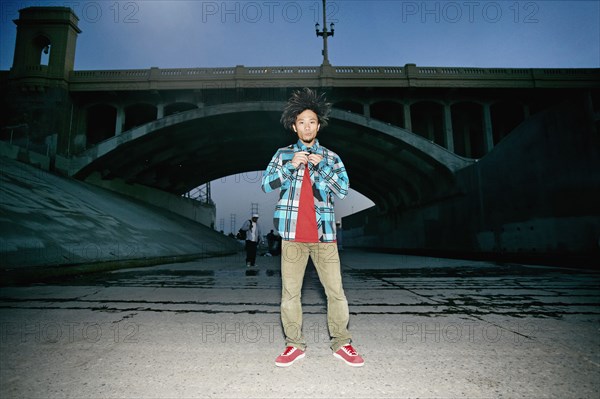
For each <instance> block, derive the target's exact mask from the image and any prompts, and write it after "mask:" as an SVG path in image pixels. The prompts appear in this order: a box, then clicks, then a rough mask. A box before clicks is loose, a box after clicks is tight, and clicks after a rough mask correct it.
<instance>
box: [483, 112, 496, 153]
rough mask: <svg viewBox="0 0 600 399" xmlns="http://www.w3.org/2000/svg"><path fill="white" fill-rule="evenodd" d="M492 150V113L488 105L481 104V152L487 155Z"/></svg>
mask: <svg viewBox="0 0 600 399" xmlns="http://www.w3.org/2000/svg"><path fill="white" fill-rule="evenodd" d="M493 148H494V135H493V133H492V113H491V111H490V104H488V103H486V104H483V150H484V151H485V153H486V154H487V153H488V152H490V151H492V149H493Z"/></svg>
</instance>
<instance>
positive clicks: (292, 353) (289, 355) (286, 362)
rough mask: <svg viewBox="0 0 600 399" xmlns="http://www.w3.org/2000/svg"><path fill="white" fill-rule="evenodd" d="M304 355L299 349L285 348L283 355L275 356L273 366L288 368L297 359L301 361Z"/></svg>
mask: <svg viewBox="0 0 600 399" xmlns="http://www.w3.org/2000/svg"><path fill="white" fill-rule="evenodd" d="M305 355H306V354H305V353H304V352H303V351H301V350H300V349H298V348H296V347H293V346H288V347H286V348H285V350H284V351H283V353H282V354H281V355H279V356H277V359H275V365H276V366H277V367H289V366H291V365H292V364H294V362H295V361H296V360H298V359H302V358H303V357H304V356H305Z"/></svg>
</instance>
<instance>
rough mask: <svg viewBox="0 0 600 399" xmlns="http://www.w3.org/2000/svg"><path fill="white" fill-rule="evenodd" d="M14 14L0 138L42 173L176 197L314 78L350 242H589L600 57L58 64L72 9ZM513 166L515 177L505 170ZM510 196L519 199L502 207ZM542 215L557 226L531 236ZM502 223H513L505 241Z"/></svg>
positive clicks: (597, 183)
mask: <svg viewBox="0 0 600 399" xmlns="http://www.w3.org/2000/svg"><path fill="white" fill-rule="evenodd" d="M15 23H16V24H17V33H18V36H17V43H16V47H15V58H14V64H13V68H12V69H11V70H10V71H6V72H2V73H0V82H1V85H2V89H3V93H6V94H5V95H4V99H3V109H4V110H5V114H4V116H3V118H2V126H3V130H2V136H3V137H2V138H3V139H4V140H6V141H10V142H11V144H16V145H21V146H24V145H25V146H26V147H27V148H29V149H33V150H36V149H37V150H38V152H40V151H41V152H44V153H45V154H46V157H47V160H46V161H45V162H44V164H45V165H46V166H47V168H48V169H51V170H55V171H57V172H59V173H63V174H66V175H69V176H74V177H76V178H79V179H87V180H89V181H94V182H96V183H98V184H101V185H104V186H112V188H113V189H117V187H121V188H122V187H123V186H124V185H125V186H126V185H135V186H136V187H146V188H149V189H153V190H160V191H163V192H168V193H172V194H177V195H181V194H184V193H186V192H187V191H189V190H191V189H193V188H194V187H197V186H199V185H201V184H203V183H206V182H209V181H211V180H213V179H217V178H219V177H222V176H227V175H230V174H234V173H240V172H246V171H252V170H260V169H263V168H264V167H265V165H266V164H267V162H268V160H269V158H270V156H271V155H272V153H273V150H274V149H275V148H276V147H278V146H282V145H285V144H288V143H289V142H290V141H292V139H293V138H292V137H290V135H289V133H287V132H284V131H283V129H282V128H281V126H280V125H279V122H278V120H279V116H280V114H281V110H282V105H283V101H285V100H286V99H287V98H288V97H289V93H290V91H291V90H293V89H295V88H300V87H313V88H319V89H320V90H323V91H326V92H327V96H328V99H329V101H331V102H332V103H333V105H334V110H333V112H332V115H331V123H330V126H329V127H328V128H327V130H325V131H324V132H323V133H322V135H321V136H320V138H321V141H322V143H323V144H324V145H326V146H329V147H331V148H333V149H335V150H336V152H338V153H339V154H340V155H341V156H342V158H343V159H344V162H345V164H346V165H347V168H348V171H349V174H350V176H351V182H352V187H353V188H354V189H356V190H357V191H359V192H361V193H362V194H364V195H366V196H367V197H369V198H370V199H372V200H373V201H374V202H375V204H376V208H375V209H373V210H370V211H369V212H367V214H363V215H357V216H356V217H354V218H350V219H348V221H347V223H346V224H347V228H348V231H347V232H346V231H345V233H347V234H346V235H347V237H346V239H347V240H348V242H349V243H352V244H354V245H371V246H383V247H391V248H401V249H411V250H437V251H451V252H453V251H458V252H478V253H495V254H501V253H517V254H534V255H536V254H540V253H542V254H550V253H552V254H556V253H563V254H574V253H577V254H582V253H585V254H586V256H588V255H589V256H594V255H597V254H598V253H599V251H600V249H599V248H598V237H600V220H599V218H598V215H599V214H600V212H597V211H598V208H597V205H594V204H598V203H600V197H599V194H598V188H599V187H600V177H599V176H598V172H597V170H600V169H599V167H600V164H599V161H598V159H599V157H598V148H600V145H598V146H596V147H594V145H596V144H598V124H599V122H598V121H599V120H600V117H599V112H600V95H599V93H598V91H599V88H600V69H511V68H446V67H420V66H416V65H414V64H407V65H405V66H390V67H360V66H356V67H351V66H344V67H338V66H330V65H322V66H317V67H315V66H305V67H298V66H295V67H292V66H290V67H285V66H278V67H244V66H235V67H230V68H188V69H160V68H150V69H141V70H108V71H106V70H105V71H75V70H74V69H73V61H74V55H75V47H76V45H75V44H76V38H77V35H78V34H79V33H80V31H79V28H78V27H77V17H76V16H75V15H74V14H73V13H72V12H71V10H69V9H68V8H61V7H56V8H54V7H33V8H28V9H24V10H21V12H20V18H19V19H18V20H16V21H15ZM48 48H50V57H49V62H48V64H47V65H42V64H41V63H40V56H41V53H42V52H43V51H44V50H45V49H48ZM559 126H560V128H558V127H559ZM524 146H525V147H524ZM581 151H583V153H582V152H581ZM515 153H518V156H514V154H515ZM509 154H513V155H510V157H509ZM529 168H533V172H534V173H535V175H531V174H530V173H533V172H532V169H529ZM590 170H591V171H596V172H595V173H594V172H592V173H591V175H590V172H589V171H590ZM503 171H504V172H510V173H516V175H514V174H513V175H506V174H504V175H503V174H502V173H503ZM550 172H551V173H553V174H552V175H550V174H548V173H550ZM490 176H495V178H496V180H494V181H490V180H489V177H490ZM518 176H525V177H523V179H522V181H520V182H519V183H513V181H511V179H509V177H512V178H517V177H518ZM584 176H587V177H584ZM573 177H575V178H573ZM553 179H554V180H553ZM515 184H517V185H516V186H515ZM492 193H501V197H502V201H503V202H501V203H500V202H498V197H495V198H492V197H491V195H492ZM583 193H585V195H584V196H583V199H582V197H581V195H582V194H583ZM544 194H548V195H549V196H550V198H548V197H544V198H542V197H541V196H542V195H544ZM556 195H558V197H559V198H555V196H556ZM575 198H577V199H578V201H579V202H576V203H577V204H578V205H575V202H572V201H571V200H572V199H575ZM523 201H525V202H526V205H524V206H523V208H524V209H521V207H520V206H515V204H518V203H521V202H523ZM594 201H595V202H594ZM490 210H493V214H492V215H489V212H490ZM539 212H541V214H540V213H539ZM557 221H558V222H557ZM554 222H557V223H558V224H560V225H561V227H560V228H556V229H555V228H554V227H552V231H551V232H548V226H554V225H556V223H554ZM508 226H511V227H508ZM512 228H514V229H515V231H516V229H517V228H518V229H519V230H518V231H519V232H522V233H519V234H513V233H512V232H511V233H510V234H509V235H510V237H509V235H507V231H506V229H512Z"/></svg>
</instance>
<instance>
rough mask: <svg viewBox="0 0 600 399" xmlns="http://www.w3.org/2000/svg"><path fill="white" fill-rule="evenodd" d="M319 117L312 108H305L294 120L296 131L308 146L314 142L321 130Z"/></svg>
mask: <svg viewBox="0 0 600 399" xmlns="http://www.w3.org/2000/svg"><path fill="white" fill-rule="evenodd" d="M320 126H321V125H319V118H318V117H317V114H315V113H314V112H313V111H311V110H310V109H307V110H304V111H302V112H301V113H299V114H298V116H297V117H296V122H294V125H293V128H294V131H295V132H296V133H297V134H298V138H299V139H300V140H301V141H302V142H303V143H304V144H305V145H306V146H307V147H310V146H312V145H313V144H314V142H315V139H316V138H317V132H318V131H319V127H320Z"/></svg>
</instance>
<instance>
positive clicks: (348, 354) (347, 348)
mask: <svg viewBox="0 0 600 399" xmlns="http://www.w3.org/2000/svg"><path fill="white" fill-rule="evenodd" d="M333 356H335V357H337V358H338V359H342V360H343V361H345V362H346V364H347V365H349V366H352V367H361V366H363V365H364V364H365V361H364V359H363V358H362V357H360V356H359V355H358V353H356V350H354V348H353V347H352V345H350V344H348V345H344V346H342V347H341V348H340V349H339V350H338V351H337V352H335V353H334V354H333Z"/></svg>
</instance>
